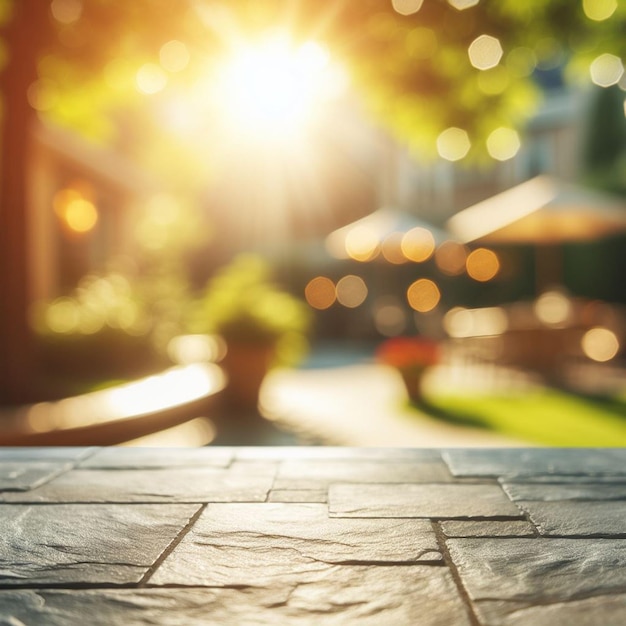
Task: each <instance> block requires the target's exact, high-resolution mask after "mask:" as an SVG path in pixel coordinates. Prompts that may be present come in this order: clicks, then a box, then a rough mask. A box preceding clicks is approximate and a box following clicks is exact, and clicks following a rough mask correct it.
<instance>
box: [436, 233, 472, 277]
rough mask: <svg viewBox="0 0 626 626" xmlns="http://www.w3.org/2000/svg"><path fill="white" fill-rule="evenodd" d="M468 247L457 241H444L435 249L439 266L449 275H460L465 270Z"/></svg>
mask: <svg viewBox="0 0 626 626" xmlns="http://www.w3.org/2000/svg"><path fill="white" fill-rule="evenodd" d="M466 261H467V249H466V248H465V246H464V245H463V244H460V243H458V242H457V241H444V242H443V243H442V244H441V245H440V246H439V247H438V248H437V250H436V251H435V263H436V264H437V267H438V268H439V269H440V270H441V271H442V272H443V273H444V274H447V275H448V276H458V275H459V274H462V273H463V272H464V271H465V263H466Z"/></svg>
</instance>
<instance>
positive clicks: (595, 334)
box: [581, 327, 620, 363]
mask: <svg viewBox="0 0 626 626" xmlns="http://www.w3.org/2000/svg"><path fill="white" fill-rule="evenodd" d="M581 347H582V349H583V352H584V353H585V354H586V355H587V356H588V357H589V358H590V359H592V360H593V361H598V362H600V363H604V362H606V361H610V360H611V359H613V358H615V356H616V355H617V353H618V352H619V348H620V345H619V340H618V338H617V336H616V335H615V333H614V332H613V331H611V330H609V329H608V328H602V327H597V328H592V329H590V330H588V331H587V332H586V333H585V334H584V335H583V338H582V340H581Z"/></svg>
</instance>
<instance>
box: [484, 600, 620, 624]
mask: <svg viewBox="0 0 626 626" xmlns="http://www.w3.org/2000/svg"><path fill="white" fill-rule="evenodd" d="M477 613H478V615H479V616H480V618H481V620H482V621H481V623H483V624H484V625H485V626H528V625H529V624H532V626H618V625H620V624H626V595H624V594H619V595H609V596H599V597H595V598H585V599H583V600H575V601H572V602H558V603H556V604H550V605H547V606H532V605H531V604H529V603H522V602H489V601H485V602H479V603H477Z"/></svg>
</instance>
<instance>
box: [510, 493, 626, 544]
mask: <svg viewBox="0 0 626 626" xmlns="http://www.w3.org/2000/svg"><path fill="white" fill-rule="evenodd" d="M518 504H519V506H520V507H522V508H523V509H524V510H525V511H528V514H529V516H530V519H531V520H532V522H533V524H535V526H537V528H538V529H539V532H540V533H541V534H542V535H557V536H567V535H570V536H590V535H601V536H611V535H619V536H624V537H626V501H619V502H607V501H605V502H602V501H596V502H571V501H562V502H518Z"/></svg>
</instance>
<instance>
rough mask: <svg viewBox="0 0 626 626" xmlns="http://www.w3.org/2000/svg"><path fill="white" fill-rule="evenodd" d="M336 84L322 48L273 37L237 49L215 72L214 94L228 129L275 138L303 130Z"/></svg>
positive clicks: (338, 80) (335, 75)
mask: <svg viewBox="0 0 626 626" xmlns="http://www.w3.org/2000/svg"><path fill="white" fill-rule="evenodd" d="M341 82H342V81H341V76H340V72H339V69H338V68H337V66H335V65H334V64H332V63H331V62H330V55H329V53H328V51H327V50H326V48H324V47H323V46H322V45H320V44H318V43H316V42H313V41H307V42H305V43H302V44H298V45H296V44H294V43H293V42H292V41H291V40H290V39H289V38H288V37H287V36H277V35H275V36H273V37H271V38H267V39H264V40H262V41H259V42H256V43H254V44H246V45H241V46H240V47H238V48H237V49H236V50H235V52H234V54H231V56H230V57H229V58H228V59H226V60H225V62H224V64H223V65H222V66H221V67H220V68H219V71H218V75H217V93H218V98H219V100H220V103H221V105H222V107H221V108H222V110H223V111H224V113H225V114H226V117H227V120H228V122H230V124H229V125H230V127H231V128H234V129H236V130H237V131H239V132H240V133H243V134H245V135H246V136H248V137H250V136H263V138H264V139H267V138H279V137H280V136H283V135H285V136H287V135H290V134H291V133H293V132H295V131H300V130H302V129H303V128H304V127H306V125H307V123H308V122H309V121H310V120H311V118H312V117H313V115H314V113H315V111H316V108H317V106H318V105H320V104H321V103H322V102H324V101H325V100H327V99H329V98H331V97H333V96H334V95H336V94H337V91H338V89H339V88H340V87H341Z"/></svg>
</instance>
